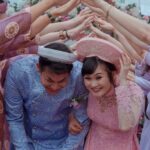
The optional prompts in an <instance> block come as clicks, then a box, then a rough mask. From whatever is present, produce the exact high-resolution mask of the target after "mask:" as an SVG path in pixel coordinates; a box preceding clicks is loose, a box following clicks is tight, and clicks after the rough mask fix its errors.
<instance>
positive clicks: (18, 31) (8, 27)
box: [0, 11, 31, 51]
mask: <svg viewBox="0 0 150 150" xmlns="http://www.w3.org/2000/svg"><path fill="white" fill-rule="evenodd" d="M30 26H31V14H30V13H29V12H27V11H23V12H20V13H16V14H15V15H13V16H11V17H7V18H5V19H3V20H0V46H1V47H0V49H1V51H3V50H4V49H5V48H8V49H9V48H11V46H12V43H14V40H15V37H17V36H18V35H23V37H24V38H25V35H24V34H27V33H28V32H29V30H30ZM27 36H28V34H27ZM23 37H22V38H23ZM25 39H26V40H27V38H25ZM7 42H9V45H8V46H9V47H8V46H7V47H6V46H5V43H7Z"/></svg>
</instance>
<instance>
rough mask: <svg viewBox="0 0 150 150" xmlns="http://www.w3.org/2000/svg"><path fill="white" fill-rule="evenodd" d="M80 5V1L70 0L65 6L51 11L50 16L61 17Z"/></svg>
mask: <svg viewBox="0 0 150 150" xmlns="http://www.w3.org/2000/svg"><path fill="white" fill-rule="evenodd" d="M79 4H80V0H70V1H68V2H67V3H66V4H64V5H62V6H60V7H58V8H56V9H54V10H51V14H52V15H53V16H61V15H66V14H68V12H70V11H71V10H72V9H74V8H75V7H76V6H77V5H79Z"/></svg>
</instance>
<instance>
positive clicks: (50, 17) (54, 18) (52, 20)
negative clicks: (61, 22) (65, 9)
mask: <svg viewBox="0 0 150 150" xmlns="http://www.w3.org/2000/svg"><path fill="white" fill-rule="evenodd" d="M45 14H46V15H47V17H48V18H49V20H50V22H51V23H54V22H55V21H56V17H55V15H54V14H53V13H51V12H46V13H45Z"/></svg>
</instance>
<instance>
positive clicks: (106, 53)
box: [75, 37, 122, 72]
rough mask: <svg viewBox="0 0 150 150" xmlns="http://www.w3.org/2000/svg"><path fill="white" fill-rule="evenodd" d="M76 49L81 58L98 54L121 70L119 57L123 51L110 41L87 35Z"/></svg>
mask: <svg viewBox="0 0 150 150" xmlns="http://www.w3.org/2000/svg"><path fill="white" fill-rule="evenodd" d="M75 50H76V52H77V54H78V56H79V59H80V60H81V59H84V58H85V57H91V56H97V57H99V58H100V59H102V60H104V61H106V62H110V63H112V64H114V65H115V66H116V69H117V70H118V72H119V70H120V62H119V58H120V57H121V54H122V51H121V50H120V49H119V48H118V47H116V46H115V45H113V44H112V43H110V42H108V41H105V40H102V39H98V38H92V37H87V38H84V39H81V40H80V41H79V42H77V44H76V47H75Z"/></svg>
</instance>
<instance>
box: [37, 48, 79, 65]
mask: <svg viewBox="0 0 150 150" xmlns="http://www.w3.org/2000/svg"><path fill="white" fill-rule="evenodd" d="M38 55H39V56H42V57H45V58H47V59H48V60H50V61H55V62H61V63H65V64H72V63H73V62H75V61H76V60H77V57H76V55H75V54H73V53H67V52H62V51H59V50H56V49H51V48H45V47H43V46H39V48H38Z"/></svg>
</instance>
